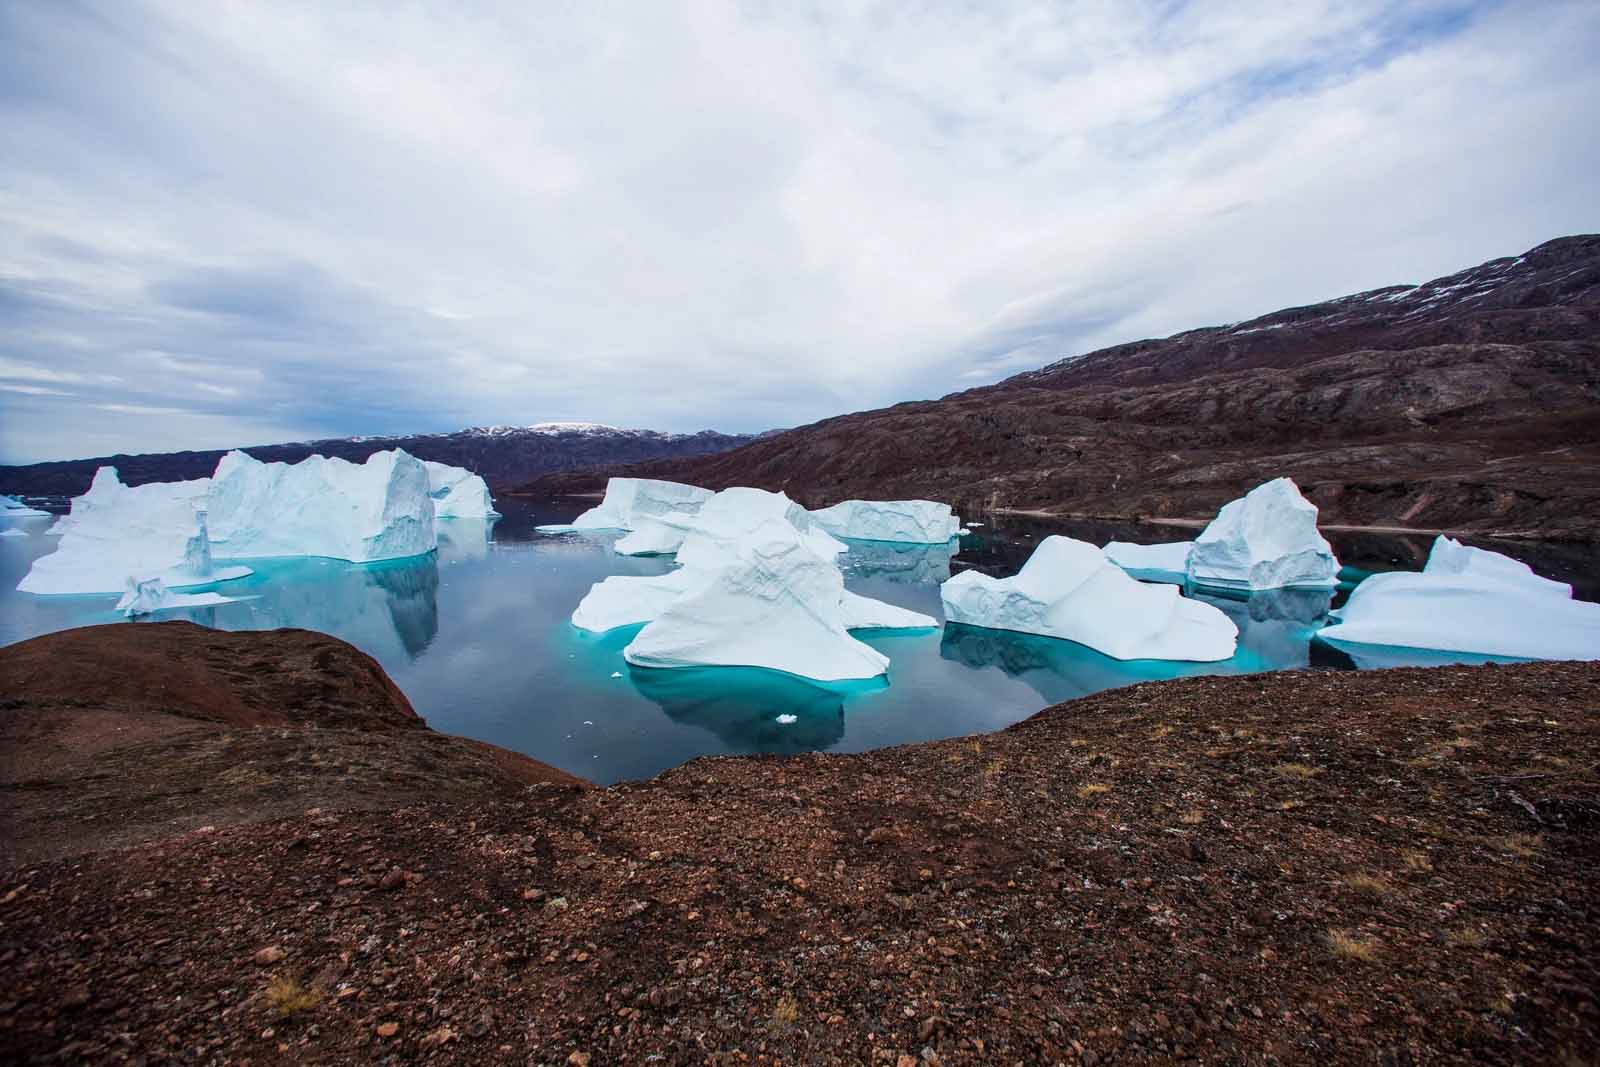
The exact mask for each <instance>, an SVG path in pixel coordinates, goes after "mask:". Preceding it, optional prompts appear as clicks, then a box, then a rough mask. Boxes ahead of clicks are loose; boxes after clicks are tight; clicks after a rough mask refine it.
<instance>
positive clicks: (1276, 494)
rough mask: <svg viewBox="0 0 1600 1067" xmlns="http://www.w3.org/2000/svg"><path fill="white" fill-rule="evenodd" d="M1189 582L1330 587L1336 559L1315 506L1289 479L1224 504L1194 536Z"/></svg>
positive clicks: (1335, 577)
mask: <svg viewBox="0 0 1600 1067" xmlns="http://www.w3.org/2000/svg"><path fill="white" fill-rule="evenodd" d="M1188 578H1189V581H1190V582H1192V583H1193V584H1195V585H1199V586H1214V587H1217V588H1222V589H1233V590H1250V589H1282V588H1287V587H1299V586H1329V587H1331V586H1334V585H1337V584H1338V581H1339V561H1338V560H1337V559H1335V558H1334V556H1333V548H1332V546H1330V545H1329V544H1328V542H1327V541H1326V540H1324V539H1323V537H1322V535H1321V534H1320V533H1318V532H1317V506H1316V505H1315V504H1313V503H1311V501H1309V500H1307V499H1306V498H1305V497H1303V496H1301V495H1300V489H1299V487H1297V486H1296V485H1295V484H1294V482H1293V481H1291V480H1290V479H1288V478H1274V479H1273V480H1272V481H1270V482H1266V483H1264V484H1262V485H1258V486H1256V487H1255V488H1254V489H1252V490H1250V492H1248V493H1246V494H1245V495H1244V496H1242V497H1240V498H1239V499H1238V500H1234V501H1231V502H1229V503H1228V504H1226V505H1224V506H1223V508H1222V510H1221V511H1219V512H1217V517H1216V518H1214V519H1212V520H1211V524H1210V525H1209V526H1207V527H1206V528H1205V530H1204V531H1203V532H1202V533H1201V534H1200V536H1199V537H1198V538H1196V539H1195V542H1194V549H1193V551H1192V552H1190V554H1189V567H1188Z"/></svg>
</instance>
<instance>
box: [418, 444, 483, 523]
mask: <svg viewBox="0 0 1600 1067" xmlns="http://www.w3.org/2000/svg"><path fill="white" fill-rule="evenodd" d="M422 465H423V466H424V467H426V468H427V471H428V495H429V496H431V497H433V517H434V518H436V519H490V518H495V517H497V516H498V515H499V514H500V513H499V512H498V511H495V509H494V498H493V497H491V496H490V495H489V485H488V483H487V482H485V481H484V480H483V479H482V478H481V477H479V476H478V475H476V474H473V473H472V472H471V471H469V470H467V469H465V468H464V467H452V466H450V465H449V464H447V463H435V462H433V461H432V460H431V459H430V460H423V461H422Z"/></svg>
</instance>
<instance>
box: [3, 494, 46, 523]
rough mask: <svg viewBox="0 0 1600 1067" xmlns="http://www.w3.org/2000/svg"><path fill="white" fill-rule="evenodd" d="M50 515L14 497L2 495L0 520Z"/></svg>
mask: <svg viewBox="0 0 1600 1067" xmlns="http://www.w3.org/2000/svg"><path fill="white" fill-rule="evenodd" d="M48 514H50V513H49V512H48V511H40V510H39V509H38V508H30V507H29V506H28V505H26V504H24V503H23V502H22V501H20V500H18V499H17V498H16V497H14V496H4V495H0V518H7V519H24V518H30V517H37V516H40V515H48Z"/></svg>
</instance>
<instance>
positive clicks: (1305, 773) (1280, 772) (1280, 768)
mask: <svg viewBox="0 0 1600 1067" xmlns="http://www.w3.org/2000/svg"><path fill="white" fill-rule="evenodd" d="M1272 773H1273V774H1276V775H1277V776H1278V777H1279V778H1298V779H1300V780H1301V781H1306V780H1307V779H1311V778H1315V777H1317V775H1319V774H1321V773H1322V768H1321V767H1313V766H1311V764H1309V763H1279V764H1277V765H1275V766H1274V767H1273V768H1272Z"/></svg>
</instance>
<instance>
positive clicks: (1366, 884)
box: [1344, 871, 1389, 897]
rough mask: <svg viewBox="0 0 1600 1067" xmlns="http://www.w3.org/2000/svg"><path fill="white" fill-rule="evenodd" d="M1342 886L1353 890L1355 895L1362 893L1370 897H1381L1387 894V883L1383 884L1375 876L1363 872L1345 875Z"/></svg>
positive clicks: (1382, 881)
mask: <svg viewBox="0 0 1600 1067" xmlns="http://www.w3.org/2000/svg"><path fill="white" fill-rule="evenodd" d="M1344 884H1345V885H1347V886H1349V887H1350V888H1351V889H1354V890H1355V891H1356V892H1357V893H1364V894H1366V895H1367V896H1372V897H1381V896H1383V895H1384V894H1385V893H1387V892H1389V883H1388V882H1385V881H1384V880H1383V879H1382V878H1379V877H1378V876H1377V875H1375V874H1367V873H1366V872H1365V871H1357V872H1356V873H1355V874H1351V875H1346V876H1345V880H1344Z"/></svg>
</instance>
